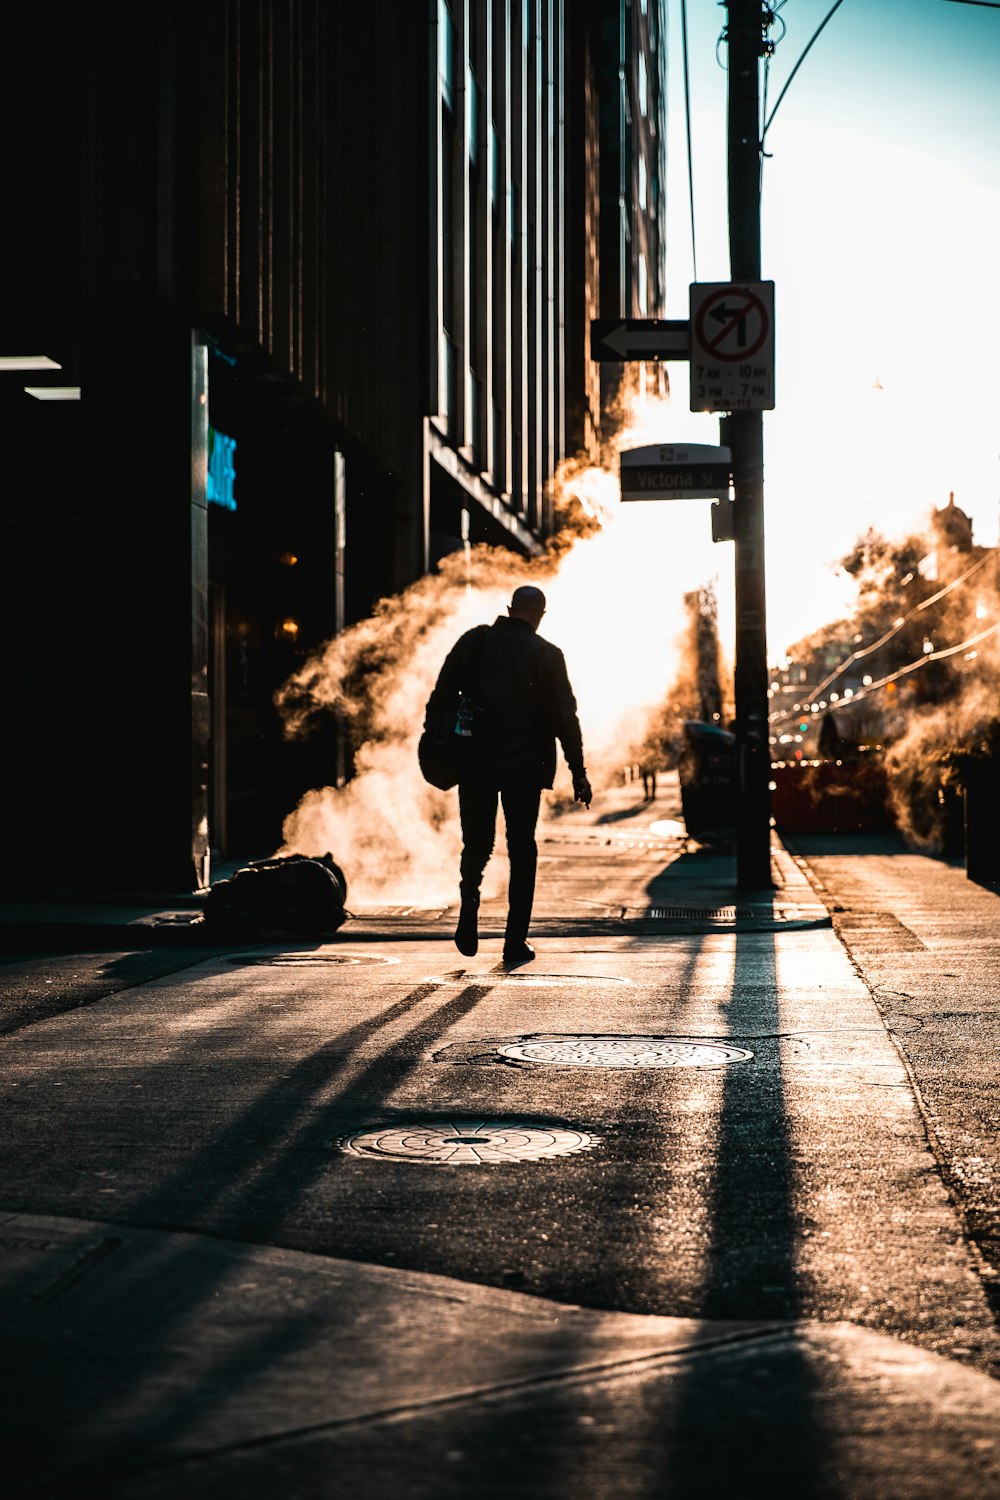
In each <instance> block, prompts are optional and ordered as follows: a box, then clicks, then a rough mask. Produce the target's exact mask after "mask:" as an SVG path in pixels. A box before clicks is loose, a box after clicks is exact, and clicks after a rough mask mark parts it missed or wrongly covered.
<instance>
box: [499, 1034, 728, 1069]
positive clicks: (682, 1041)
mask: <svg viewBox="0 0 1000 1500" xmlns="http://www.w3.org/2000/svg"><path fill="white" fill-rule="evenodd" d="M496 1050H497V1052H499V1054H500V1056H501V1057H509V1058H511V1059H513V1060H514V1061H515V1062H529V1063H559V1064H561V1065H562V1066H564V1067H566V1066H569V1067H574V1068H705V1067H718V1066H719V1064H720V1063H732V1062H746V1061H748V1060H749V1059H750V1058H752V1057H753V1053H752V1052H748V1051H747V1050H746V1048H744V1047H730V1046H728V1045H727V1044H726V1043H724V1042H693V1041H688V1040H687V1039H686V1038H684V1037H666V1036H572V1037H569V1036H549V1037H546V1036H535V1037H522V1038H521V1039H520V1040H518V1041H513V1042H504V1043H501V1045H500V1046H499V1047H498V1048H497V1049H496Z"/></svg>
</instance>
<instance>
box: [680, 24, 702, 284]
mask: <svg viewBox="0 0 1000 1500" xmlns="http://www.w3.org/2000/svg"><path fill="white" fill-rule="evenodd" d="M681 39H682V46H683V51H684V114H685V118H686V120H687V151H688V199H689V201H690V205H691V272H692V276H691V279H692V281H697V280H698V252H697V250H696V249H695V240H694V154H693V152H692V150H691V86H690V81H689V75H688V23H687V0H681Z"/></svg>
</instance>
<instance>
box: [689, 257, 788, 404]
mask: <svg viewBox="0 0 1000 1500" xmlns="http://www.w3.org/2000/svg"><path fill="white" fill-rule="evenodd" d="M690 310H691V355H690V360H691V363H690V371H691V403H690V405H691V410H692V411H773V410H774V282H773V281H748V282H747V281H744V282H734V281H703V282H695V283H693V284H692V286H691V289H690Z"/></svg>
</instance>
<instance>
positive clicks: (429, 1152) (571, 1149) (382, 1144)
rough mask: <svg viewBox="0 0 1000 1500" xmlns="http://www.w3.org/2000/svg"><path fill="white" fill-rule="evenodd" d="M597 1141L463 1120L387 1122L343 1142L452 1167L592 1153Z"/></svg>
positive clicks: (359, 1152) (355, 1151) (357, 1151)
mask: <svg viewBox="0 0 1000 1500" xmlns="http://www.w3.org/2000/svg"><path fill="white" fill-rule="evenodd" d="M596 1144H597V1138H596V1136H592V1135H588V1134H587V1133H586V1132H585V1131H582V1130H568V1129H566V1128H565V1127H564V1126H561V1125H559V1126H556V1125H552V1126H546V1125H534V1124H531V1125H529V1124H523V1125H522V1124H519V1123H518V1122H517V1121H516V1120H514V1121H510V1120H461V1119H460V1120H450V1121H448V1122H447V1123H446V1124H444V1125H421V1124H412V1125H387V1126H383V1127H382V1128H380V1129H377V1130H361V1131H358V1132H357V1133H356V1134H355V1135H349V1136H345V1137H344V1139H343V1140H341V1141H340V1142H339V1145H340V1149H341V1150H342V1151H347V1152H349V1153H350V1154H351V1155H352V1156H387V1157H390V1158H391V1159H392V1160H393V1161H423V1162H443V1163H445V1164H446V1165H448V1166H452V1167H457V1166H488V1165H490V1164H493V1163H498V1162H509V1161H540V1160H541V1159H542V1158H543V1157H549V1156H573V1155H574V1154H575V1153H576V1152H578V1151H589V1150H590V1149H591V1147H593V1146H595V1145H596Z"/></svg>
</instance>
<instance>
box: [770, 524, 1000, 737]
mask: <svg viewBox="0 0 1000 1500" xmlns="http://www.w3.org/2000/svg"><path fill="white" fill-rule="evenodd" d="M996 550H997V549H996V548H995V547H990V549H989V550H988V551H987V552H984V553H983V555H982V557H981V558H980V559H979V561H978V562H974V563H973V564H972V567H971V568H967V569H966V571H965V572H964V573H960V574H959V576H958V577H957V578H953V579H952V580H951V582H950V583H946V584H945V586H944V588H943V589H938V591H937V593H936V594H931V595H930V597H929V598H927V599H921V601H920V603H919V604H915V605H914V606H913V608H912V609H911V610H910V611H909V612H908V613H907V614H905V615H903V617H902V619H900V620H898V621H897V622H896V623H895V624H894V625H893V626H892V628H891V629H889V630H887V631H886V633H885V635H881V636H879V638H878V640H877V641H872V643H871V645H870V646H865V647H863V648H862V649H861V650H860V651H852V652H851V654H850V656H848V657H847V658H846V659H845V660H844V661H842V662H841V663H840V666H839V667H834V669H833V671H832V672H831V673H830V674H829V676H827V677H824V678H823V681H822V682H821V683H820V684H819V685H818V687H816V688H815V689H812V690H811V696H812V697H814V698H818V697H819V696H820V694H821V693H825V692H826V690H827V688H828V687H829V686H830V684H831V682H836V680H837V678H838V677H839V676H840V675H841V673H842V672H846V671H847V669H848V667H851V666H853V665H854V663H855V662H858V661H861V660H863V658H864V657H866V656H871V654H872V652H873V651H877V650H878V649H879V647H880V646H884V645H885V643H886V641H891V640H892V638H893V636H894V635H898V634H899V632H900V631H901V630H902V629H903V628H904V626H906V625H908V624H909V622H910V621H911V620H912V619H913V617H914V615H919V614H920V612H921V610H924V609H929V608H930V607H931V605H932V604H937V602H938V600H939V599H943V598H944V597H945V595H946V594H950V593H951V591H952V589H957V588H958V586H959V585H960V584H962V583H965V582H966V580H967V579H969V578H971V577H972V575H973V573H978V571H979V569H980V568H981V567H983V566H984V564H986V563H988V562H989V560H990V558H991V557H994V556H995V555H996ZM790 717H792V718H794V715H790Z"/></svg>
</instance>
